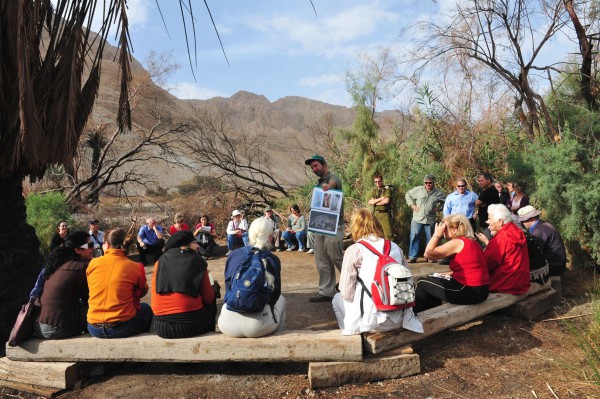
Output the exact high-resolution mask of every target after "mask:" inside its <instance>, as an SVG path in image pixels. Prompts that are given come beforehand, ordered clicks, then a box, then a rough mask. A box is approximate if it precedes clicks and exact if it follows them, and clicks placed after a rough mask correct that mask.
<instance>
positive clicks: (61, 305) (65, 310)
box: [34, 231, 94, 339]
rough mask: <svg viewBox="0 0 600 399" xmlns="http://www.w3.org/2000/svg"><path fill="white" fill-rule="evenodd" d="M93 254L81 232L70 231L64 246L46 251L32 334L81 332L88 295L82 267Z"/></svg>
mask: <svg viewBox="0 0 600 399" xmlns="http://www.w3.org/2000/svg"><path fill="white" fill-rule="evenodd" d="M93 253H94V243H93V242H92V240H91V238H90V235H89V234H88V233H86V232H85V231H76V232H73V233H70V234H69V235H67V236H66V238H65V243H64V245H63V246H62V247H57V248H55V249H54V250H53V251H52V252H51V253H50V255H49V256H48V259H47V261H46V267H45V273H44V277H45V282H44V287H43V291H42V295H41V297H40V298H39V299H38V304H39V305H40V306H41V310H40V315H39V317H38V319H37V321H36V322H35V323H34V330H35V335H37V336H38V337H40V338H46V339H62V338H68V337H72V336H74V335H79V334H81V333H82V332H84V331H85V326H86V323H85V315H86V313H87V301H88V294H89V292H88V285H87V280H86V278H85V270H86V268H87V266H88V262H89V261H90V260H92V258H93Z"/></svg>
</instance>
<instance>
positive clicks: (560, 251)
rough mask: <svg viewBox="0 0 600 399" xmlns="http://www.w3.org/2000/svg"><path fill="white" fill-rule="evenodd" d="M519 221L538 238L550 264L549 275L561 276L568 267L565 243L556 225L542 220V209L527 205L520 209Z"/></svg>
mask: <svg viewBox="0 0 600 399" xmlns="http://www.w3.org/2000/svg"><path fill="white" fill-rule="evenodd" d="M517 212H518V215H519V221H521V223H523V226H525V228H526V229H528V230H529V232H530V233H531V235H532V236H533V237H534V238H535V239H536V242H537V244H538V246H539V247H540V249H541V250H542V252H543V253H544V256H545V257H546V260H547V261H548V265H549V266H550V273H549V276H560V275H561V274H562V273H564V271H565V270H566V269H567V254H566V251H565V244H564V243H563V240H562V237H561V236H560V233H559V232H558V230H556V227H554V226H552V225H551V224H550V223H548V222H544V221H543V220H540V214H541V213H542V211H538V210H536V209H535V208H534V207H533V206H531V205H527V206H524V207H523V208H521V209H519V210H518V211H517Z"/></svg>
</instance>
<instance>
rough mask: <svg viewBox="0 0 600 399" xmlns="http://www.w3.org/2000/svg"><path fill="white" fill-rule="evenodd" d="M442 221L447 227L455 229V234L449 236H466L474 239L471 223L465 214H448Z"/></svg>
mask: <svg viewBox="0 0 600 399" xmlns="http://www.w3.org/2000/svg"><path fill="white" fill-rule="evenodd" d="M442 222H443V223H446V226H447V227H452V228H453V229H456V234H454V236H453V237H451V238H458V237H467V238H471V239H475V234H474V233H473V228H472V227H471V223H470V222H469V219H467V217H466V216H465V215H449V216H446V217H445V218H444V219H443V220H442Z"/></svg>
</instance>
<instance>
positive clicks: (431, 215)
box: [405, 175, 446, 263]
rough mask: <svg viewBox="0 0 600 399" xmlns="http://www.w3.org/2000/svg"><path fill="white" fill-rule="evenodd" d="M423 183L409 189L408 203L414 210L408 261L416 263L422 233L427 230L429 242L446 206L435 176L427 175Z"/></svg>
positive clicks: (406, 196)
mask: <svg viewBox="0 0 600 399" xmlns="http://www.w3.org/2000/svg"><path fill="white" fill-rule="evenodd" d="M423 183H424V184H423V185H422V186H417V187H415V188H413V189H411V190H409V191H408V192H407V193H406V195H405V198H406V203H407V204H408V206H410V207H411V208H412V210H413V217H412V220H411V222H410V246H409V248H408V261H409V262H410V263H414V262H416V261H417V256H418V255H419V242H420V239H421V233H422V232H423V231H425V239H426V242H429V240H430V239H431V236H432V235H433V230H434V228H435V221H436V218H437V213H438V212H439V211H440V210H441V209H442V206H444V200H445V199H446V196H445V195H444V193H442V192H441V191H440V190H438V189H437V188H435V176H433V175H427V176H425V179H423Z"/></svg>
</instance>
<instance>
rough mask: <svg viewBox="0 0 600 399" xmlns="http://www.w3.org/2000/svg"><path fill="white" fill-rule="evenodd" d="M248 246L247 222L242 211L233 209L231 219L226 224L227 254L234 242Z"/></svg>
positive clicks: (231, 249)
mask: <svg viewBox="0 0 600 399" xmlns="http://www.w3.org/2000/svg"><path fill="white" fill-rule="evenodd" d="M242 243H243V244H244V245H245V246H248V222H247V221H246V219H244V215H243V214H242V212H240V211H238V210H237V209H235V210H234V211H233V212H231V221H230V222H229V224H228V225H227V254H226V255H225V256H229V254H230V253H231V251H233V247H234V246H235V244H242Z"/></svg>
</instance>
